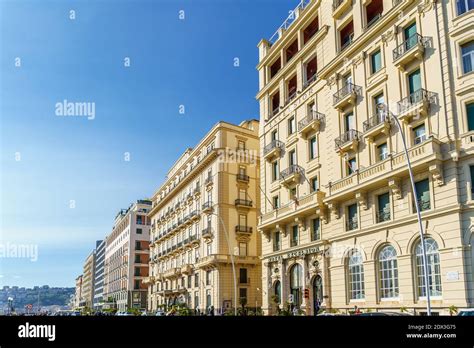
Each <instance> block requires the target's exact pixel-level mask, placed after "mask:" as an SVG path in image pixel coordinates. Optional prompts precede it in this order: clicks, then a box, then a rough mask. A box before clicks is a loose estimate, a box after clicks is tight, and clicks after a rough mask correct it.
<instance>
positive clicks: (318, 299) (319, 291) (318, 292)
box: [313, 274, 323, 315]
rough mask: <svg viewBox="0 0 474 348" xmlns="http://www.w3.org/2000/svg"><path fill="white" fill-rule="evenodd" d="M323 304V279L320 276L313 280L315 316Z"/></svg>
mask: <svg viewBox="0 0 474 348" xmlns="http://www.w3.org/2000/svg"><path fill="white" fill-rule="evenodd" d="M321 303H323V278H321V276H320V275H319V274H318V275H317V276H316V277H314V279H313V308H314V315H316V314H318V311H319V308H320V307H321Z"/></svg>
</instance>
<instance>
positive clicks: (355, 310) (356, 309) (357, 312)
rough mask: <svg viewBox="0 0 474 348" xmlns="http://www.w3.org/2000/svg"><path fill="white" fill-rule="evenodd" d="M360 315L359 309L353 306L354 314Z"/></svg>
mask: <svg viewBox="0 0 474 348" xmlns="http://www.w3.org/2000/svg"><path fill="white" fill-rule="evenodd" d="M360 313H362V312H361V311H360V309H359V307H357V306H354V314H360Z"/></svg>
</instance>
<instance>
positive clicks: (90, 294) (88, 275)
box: [82, 249, 95, 308]
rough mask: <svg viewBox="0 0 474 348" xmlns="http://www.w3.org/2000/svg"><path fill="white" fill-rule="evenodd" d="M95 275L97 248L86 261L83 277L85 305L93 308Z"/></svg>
mask: <svg viewBox="0 0 474 348" xmlns="http://www.w3.org/2000/svg"><path fill="white" fill-rule="evenodd" d="M94 275H95V249H94V250H93V251H92V252H91V253H90V254H89V256H88V257H87V258H86V261H85V262H84V273H83V278H82V298H83V300H84V306H85V307H88V308H92V303H93V300H94Z"/></svg>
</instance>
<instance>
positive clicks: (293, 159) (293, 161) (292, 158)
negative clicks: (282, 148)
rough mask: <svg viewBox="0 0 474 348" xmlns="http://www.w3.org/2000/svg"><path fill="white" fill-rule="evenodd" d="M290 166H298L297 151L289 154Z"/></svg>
mask: <svg viewBox="0 0 474 348" xmlns="http://www.w3.org/2000/svg"><path fill="white" fill-rule="evenodd" d="M288 160H289V161H288V162H289V163H288V164H289V165H290V166H293V165H295V164H296V151H295V150H291V151H290V153H289V154H288Z"/></svg>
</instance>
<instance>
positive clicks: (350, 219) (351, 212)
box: [346, 203, 359, 231]
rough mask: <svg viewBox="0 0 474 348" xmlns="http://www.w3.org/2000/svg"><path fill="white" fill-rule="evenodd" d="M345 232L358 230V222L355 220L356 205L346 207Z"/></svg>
mask: <svg viewBox="0 0 474 348" xmlns="http://www.w3.org/2000/svg"><path fill="white" fill-rule="evenodd" d="M346 223H347V226H346V227H347V228H346V230H347V231H352V230H355V229H356V228H358V225H359V224H358V220H357V203H355V204H351V205H350V206H348V207H347V221H346Z"/></svg>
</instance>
